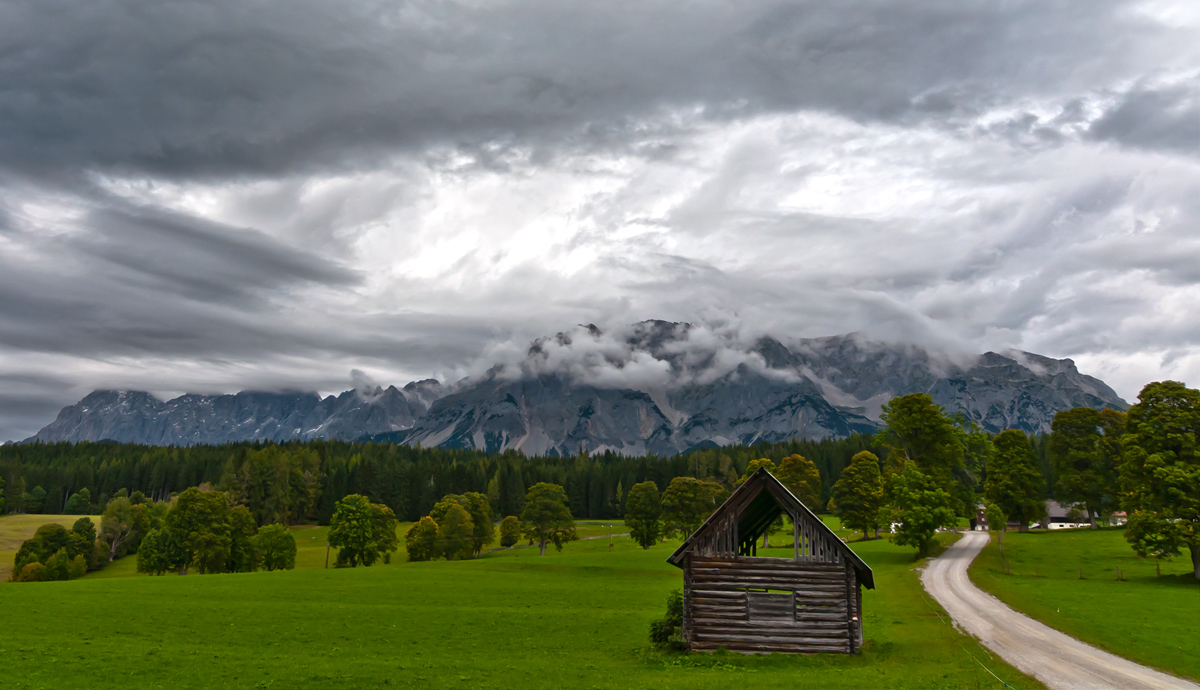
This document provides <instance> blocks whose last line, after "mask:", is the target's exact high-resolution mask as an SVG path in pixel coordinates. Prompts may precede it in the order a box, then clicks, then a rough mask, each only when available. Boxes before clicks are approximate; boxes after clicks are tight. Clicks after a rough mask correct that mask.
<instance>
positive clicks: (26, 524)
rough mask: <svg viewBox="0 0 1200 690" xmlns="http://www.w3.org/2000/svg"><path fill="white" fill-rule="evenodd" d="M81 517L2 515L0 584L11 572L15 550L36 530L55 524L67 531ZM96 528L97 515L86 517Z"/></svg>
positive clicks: (98, 518) (98, 522)
mask: <svg viewBox="0 0 1200 690" xmlns="http://www.w3.org/2000/svg"><path fill="white" fill-rule="evenodd" d="M81 517H85V516H83V515H4V516H0V582H6V581H7V580H8V575H9V573H10V572H12V567H13V559H15V558H16V557H17V550H18V549H20V548H21V544H22V543H23V542H24V541H25V540H26V539H29V538H30V537H32V536H33V534H34V532H37V528H39V527H41V526H42V525H45V524H47V523H51V522H56V523H58V524H60V525H62V526H64V527H66V528H67V529H71V525H74V524H75V521H76V520H78V519H79V518H81ZM86 517H90V518H91V519H92V522H93V523H95V525H96V527H97V528H99V527H100V516H99V515H88V516H86Z"/></svg>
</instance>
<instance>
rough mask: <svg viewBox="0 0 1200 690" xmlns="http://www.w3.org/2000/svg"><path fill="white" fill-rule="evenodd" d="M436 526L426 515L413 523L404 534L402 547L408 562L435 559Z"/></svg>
mask: <svg viewBox="0 0 1200 690" xmlns="http://www.w3.org/2000/svg"><path fill="white" fill-rule="evenodd" d="M437 536H438V524H437V522H436V521H435V520H434V519H433V518H431V517H429V516H428V515H426V516H425V517H423V518H421V519H420V520H418V521H416V522H414V523H413V524H412V526H411V527H409V528H408V531H407V532H405V533H404V545H405V547H406V550H407V551H408V560H410V561H430V560H433V559H434V558H437V546H438V538H437Z"/></svg>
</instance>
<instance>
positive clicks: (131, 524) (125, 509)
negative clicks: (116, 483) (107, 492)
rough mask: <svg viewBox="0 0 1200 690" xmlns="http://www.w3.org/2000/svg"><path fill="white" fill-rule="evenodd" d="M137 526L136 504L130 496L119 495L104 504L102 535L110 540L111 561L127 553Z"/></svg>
mask: <svg viewBox="0 0 1200 690" xmlns="http://www.w3.org/2000/svg"><path fill="white" fill-rule="evenodd" d="M136 526H137V524H136V522H135V516H134V506H133V504H132V503H130V501H129V499H128V498H125V497H124V496H118V497H117V498H114V499H111V500H109V502H108V505H106V506H104V514H103V515H101V516H100V536H101V537H103V538H104V540H105V541H106V542H108V548H109V553H108V560H109V561H113V560H116V559H117V558H119V557H120V556H124V555H125V553H126V549H127V548H128V541H129V538H130V537H131V536H132V535H133V532H134V529H135V527H136Z"/></svg>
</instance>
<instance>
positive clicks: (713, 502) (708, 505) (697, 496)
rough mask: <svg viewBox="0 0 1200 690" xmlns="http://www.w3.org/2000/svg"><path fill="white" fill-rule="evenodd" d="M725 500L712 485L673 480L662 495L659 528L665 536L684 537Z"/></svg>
mask: <svg viewBox="0 0 1200 690" xmlns="http://www.w3.org/2000/svg"><path fill="white" fill-rule="evenodd" d="M728 497H729V492H728V491H726V490H725V487H723V486H721V485H720V484H717V483H716V482H708V481H704V482H702V481H700V480H698V479H695V478H693V477H675V478H674V479H672V480H671V483H670V484H668V485H667V490H666V491H664V492H663V495H662V507H663V515H662V517H663V526H664V529H665V531H666V533H667V534H678V535H680V536H684V537H686V536H688V535H690V534H691V533H692V532H695V531H696V530H697V529H699V527H700V525H702V524H704V521H705V520H707V519H708V516H709V515H712V513H713V511H714V510H716V509H717V507H718V506H720V505H721V503H723V502H724V501H725V499H726V498H728Z"/></svg>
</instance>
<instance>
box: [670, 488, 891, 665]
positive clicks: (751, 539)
mask: <svg viewBox="0 0 1200 690" xmlns="http://www.w3.org/2000/svg"><path fill="white" fill-rule="evenodd" d="M784 513H787V515H789V516H790V517H791V519H792V524H793V526H794V527H793V535H792V536H793V538H794V546H793V549H792V551H793V553H792V557H791V558H766V557H762V556H759V555H758V543H759V541H761V540H762V537H763V534H764V533H765V532H766V531H767V529H768V527H769V525H770V524H771V523H772V522H774V521H775V520H776V518H778V517H779V516H780V515H782V514H784ZM785 539H786V537H785ZM667 561H668V562H669V563H671V564H673V565H675V566H678V567H680V568H682V569H683V630H682V633H683V636H684V638H685V639H686V640H687V642H688V645H689V646H690V647H691V648H692V649H693V650H715V649H717V648H719V647H723V648H725V649H728V650H730V651H737V652H793V653H796V652H803V653H807V652H843V653H848V654H854V653H855V652H857V651H858V649H859V648H860V647H861V646H862V639H863V628H862V614H861V612H862V588H863V587H866V588H867V589H874V588H875V579H874V576H873V575H872V573H871V568H870V567H868V566H867V564H866V563H865V562H864V561H863V560H862V559H861V558H859V557H858V555H857V554H855V553H854V552H853V551H851V550H850V547H848V546H846V544H845V543H843V542H842V540H841V539H839V538H838V536H837V535H836V534H834V532H833V530H831V529H829V528H828V527H826V526H825V523H823V522H821V520H820V519H819V518H818V517H817V516H816V515H814V514H813V512H812V511H811V510H809V509H808V508H807V507H806V506H805V505H804V504H803V503H801V502H800V501H799V499H797V498H796V497H795V496H793V495H792V492H790V491H788V489H787V487H785V486H784V485H783V484H782V483H781V482H780V481H779V480H778V479H776V478H775V477H774V475H772V474H771V473H770V472H768V471H767V470H766V469H760V470H758V471H757V472H755V473H754V474H753V475H751V476H750V478H749V479H747V480H746V482H745V483H744V484H742V485H741V486H740V487H738V489H737V490H736V491H734V492H733V495H731V496H730V497H729V500H727V501H725V503H724V504H722V505H721V507H720V508H718V509H717V510H716V512H714V513H713V514H712V517H710V518H709V519H708V520H707V521H706V522H705V523H704V524H703V525H701V526H700V529H698V530H696V532H695V533H694V534H692V536H690V537H688V538H687V541H685V542H683V545H681V546H680V547H679V549H678V550H677V551H675V553H674V554H672V555H671V557H670V558H668V559H667Z"/></svg>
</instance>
